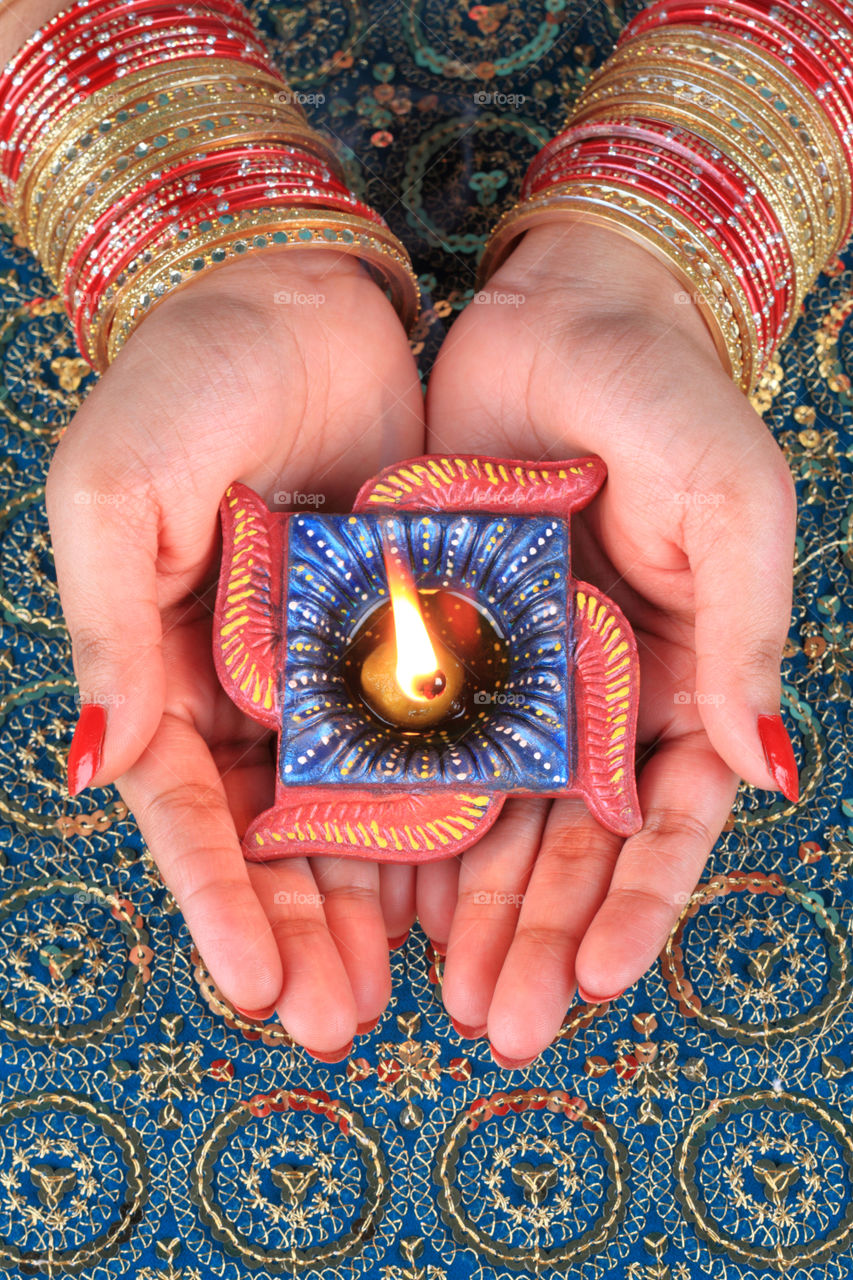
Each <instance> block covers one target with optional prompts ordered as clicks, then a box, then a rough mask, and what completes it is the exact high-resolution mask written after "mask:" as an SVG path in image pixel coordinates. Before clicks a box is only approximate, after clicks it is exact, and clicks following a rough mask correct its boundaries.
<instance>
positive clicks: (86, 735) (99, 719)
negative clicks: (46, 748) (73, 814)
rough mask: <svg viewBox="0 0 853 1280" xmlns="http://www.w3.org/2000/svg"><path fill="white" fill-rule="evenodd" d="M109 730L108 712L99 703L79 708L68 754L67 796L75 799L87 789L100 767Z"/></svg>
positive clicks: (91, 703) (89, 703)
mask: <svg viewBox="0 0 853 1280" xmlns="http://www.w3.org/2000/svg"><path fill="white" fill-rule="evenodd" d="M106 728H107V713H106V712H105V711H104V708H103V707H101V706H98V704H97V703H93V702H87V703H85V704H84V705H83V706H82V707H81V708H80V718H79V719H78V721H77V728H76V729H75V730H74V737H73V738H72V739H71V749H70V750H69V752H68V794H69V795H71V796H76V795H77V794H78V792H80V791H82V790H83V788H84V787H87V786H88V785H89V783H90V782H91V781H92V779H93V778H94V776H95V774H96V773H97V772H98V770H99V769H100V767H101V752H102V751H103V746H104V734H105V733H106Z"/></svg>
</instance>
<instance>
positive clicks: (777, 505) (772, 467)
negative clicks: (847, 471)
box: [685, 434, 799, 803]
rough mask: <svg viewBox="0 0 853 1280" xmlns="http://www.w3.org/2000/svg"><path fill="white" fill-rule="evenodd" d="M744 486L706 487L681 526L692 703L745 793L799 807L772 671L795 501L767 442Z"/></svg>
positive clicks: (787, 602)
mask: <svg viewBox="0 0 853 1280" xmlns="http://www.w3.org/2000/svg"><path fill="white" fill-rule="evenodd" d="M750 464H751V465H750V467H749V480H748V482H745V481H744V480H743V479H739V480H738V481H737V482H735V483H729V484H728V485H727V484H726V483H722V484H719V485H717V486H716V491H714V486H713V485H711V486H709V492H708V494H707V495H706V497H711V496H712V497H713V498H714V499H715V501H713V502H710V501H708V502H706V503H705V504H699V505H697V506H696V508H695V510H694V511H692V512H691V515H690V516H689V517H688V520H687V522H686V524H685V551H686V553H687V557H688V560H689V562H690V567H691V569H692V571H693V575H694V591H695V643H696V659H697V663H696V700H697V704H698V710H699V712H700V714H701V717H702V721H703V724H704V727H705V730H706V732H707V734H708V737H709V739H710V741H711V744H712V745H713V747H714V749H715V751H716V752H717V754H718V755H719V756H721V757H722V759H723V760H724V761H725V762H726V764H728V765H729V766H730V768H732V769H733V770H734V771H735V772H736V773H737V774H739V775H740V776H741V777H742V778H745V779H746V781H747V782H749V783H751V784H752V785H753V786H757V787H764V788H769V789H772V790H779V791H781V792H782V793H783V794H784V795H785V796H786V797H787V799H788V800H790V801H792V802H794V803H796V801H797V800H798V798H799V782H798V778H797V766H796V761H795V758H794V751H793V748H792V746H791V741H790V738H789V736H788V733H787V731H786V729H785V726H784V724H783V721H782V719H781V716H780V714H779V708H780V693H781V676H780V664H781V660H782V648H783V646H784V644H785V639H786V637H787V634H788V629H789V626H790V621H791V593H792V586H793V562H794V538H795V533H796V509H797V508H796V493H795V490H794V484H793V481H792V479H791V474H790V472H789V470H788V467H787V464H786V463H785V460H784V458H783V456H782V454H781V453H780V452H779V450H778V449H777V447H776V445H775V443H774V442H773V440H772V437H771V436H770V435H769V434H767V435H766V436H765V438H764V439H763V440H762V441H761V442H758V443H757V444H756V445H755V453H754V454H753V456H751V457H750Z"/></svg>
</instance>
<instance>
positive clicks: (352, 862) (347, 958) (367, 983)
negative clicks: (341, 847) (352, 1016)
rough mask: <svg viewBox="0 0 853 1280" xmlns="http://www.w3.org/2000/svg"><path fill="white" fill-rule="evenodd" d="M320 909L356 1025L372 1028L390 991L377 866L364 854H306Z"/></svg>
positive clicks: (389, 975) (386, 938)
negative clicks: (350, 996) (320, 897)
mask: <svg viewBox="0 0 853 1280" xmlns="http://www.w3.org/2000/svg"><path fill="white" fill-rule="evenodd" d="M311 870H312V872H313V875H314V879H315V880H316V882H317V888H318V890H319V891H320V893H321V894H322V895H323V911H324V913H325V917H326V925H327V928H328V930H329V933H330V934H331V936H332V938H333V940H334V943H335V946H336V947H337V949H338V953H339V955H340V957H341V961H342V963H343V966H344V969H345V970H346V973H347V976H348V978H349V983H350V987H351V988H352V994H353V997H354V999H355V1007H356V1016H357V1019H358V1030H359V1031H360V1032H361V1033H364V1032H365V1031H367V1030H370V1029H372V1027H373V1026H374V1025H375V1024H376V1021H377V1020H378V1018H379V1016H380V1014H381V1013H382V1012H383V1011H384V1009H385V1007H386V1005H387V1004H388V998H389V996H390V995H391V970H390V966H389V963H388V935H387V934H386V932H385V920H384V918H383V915H382V904H381V902H380V899H379V868H378V866H377V865H376V863H375V862H368V861H366V860H365V859H364V858H327V857H323V858H320V857H318V858H312V859H311Z"/></svg>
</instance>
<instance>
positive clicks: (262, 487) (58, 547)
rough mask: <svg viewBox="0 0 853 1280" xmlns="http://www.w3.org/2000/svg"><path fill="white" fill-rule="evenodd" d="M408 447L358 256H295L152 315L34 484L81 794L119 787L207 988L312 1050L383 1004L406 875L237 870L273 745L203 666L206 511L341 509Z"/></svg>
mask: <svg viewBox="0 0 853 1280" xmlns="http://www.w3.org/2000/svg"><path fill="white" fill-rule="evenodd" d="M422 451H423V412H422V396H421V388H420V383H419V380H418V375H417V372H416V369H415V366H414V362H413V360H412V358H411V354H410V352H409V348H408V344H407V341H406V337H405V334H404V332H403V330H402V328H401V326H400V324H399V322H398V320H397V318H396V316H395V314H394V312H393V309H392V308H391V305H390V303H389V302H388V301H387V299H386V298H385V296H384V295H383V293H382V292H381V290H380V289H379V288H378V287H377V286H376V285H375V284H374V283H373V282H372V281H371V280H370V278H369V277H368V276H367V274H366V272H365V271H364V269H363V268H362V267H361V266H360V264H359V263H357V262H356V261H355V260H354V259H352V258H349V257H346V256H344V255H341V254H338V253H336V252H334V251H332V250H328V251H327V250H308V249H306V250H288V251H287V252H282V253H280V254H276V253H263V254H261V255H256V256H255V257H253V258H248V259H246V260H245V261H242V262H239V263H235V264H232V265H229V266H227V267H222V268H220V269H218V270H216V271H214V272H211V273H209V274H208V275H206V276H203V277H201V278H200V279H199V280H197V281H194V282H193V284H192V285H191V286H189V287H188V288H186V289H184V290H183V291H180V292H178V293H176V294H174V295H172V296H171V297H169V298H167V299H165V300H164V301H163V302H162V303H161V304H160V305H159V306H158V307H157V308H155V310H154V311H153V312H152V313H151V315H150V316H148V317H146V318H145V320H144V321H143V322H142V323H141V324H140V326H139V327H138V329H137V331H136V332H135V334H134V335H133V336H132V337H131V338H130V340H129V341H128V343H127V345H126V347H125V348H124V349H123V350H122V351H121V353H120V354H119V356H118V358H117V359H116V360H115V362H114V363H113V365H112V366H111V367H110V369H109V370H108V371H107V372H106V374H105V375H104V377H103V378H102V379H101V380H100V382H99V383H98V384H97V385H96V387H95V388H94V390H93V391H92V393H91V394H90V396H89V397H88V399H87V400H86V402H85V403H84V405H83V406H82V408H81V409H80V410H79V412H78V413H77V415H76V417H75V418H74V421H73V422H72V423H71V425H70V426H69V428H68V430H67V432H66V434H65V436H64V437H63V439H62V441H61V442H60V444H59V446H58V448H57V451H56V454H55V456H54V459H53V461H52V464H51V468H50V473H49V476H48V482H47V508H48V517H49V521H50V528H51V534H52V538H53V548H54V555H55V559H56V569H57V577H58V582H59V589H60V595H61V599H62V605H63V609H64V612H65V617H66V620H67V623H68V629H69V632H70V635H71V641H72V651H73V658H74V669H75V673H76V676H77V680H78V683H79V687H80V700H81V703H82V704H95V705H96V706H100V707H103V708H104V709H105V710H106V729H105V735H104V738H103V743H102V747H101V749H100V751H99V750H98V746H97V743H96V744H95V745H94V747H93V748H92V749H91V750H90V751H89V753H88V755H87V756H84V758H83V759H82V760H78V761H77V765H76V767H75V768H72V772H73V773H76V775H77V776H76V777H73V778H72V780H71V781H72V786H73V789H74V790H75V791H76V790H79V789H80V788H82V787H83V786H89V785H95V786H104V785H106V784H108V783H110V782H117V785H118V789H119V791H120V792H121V795H122V797H123V798H124V800H125V801H126V802H127V804H128V805H129V806H130V809H131V810H132V812H133V814H134V815H135V817H136V820H137V822H138V823H139V827H140V830H141V832H142V835H143V837H144V838H145V840H146V842H147V844H148V847H149V848H150V850H151V853H152V855H153V857H154V859H155V861H156V862H157V865H158V867H159V868H160V871H161V873H162V876H163V879H164V881H165V883H166V884H167V886H168V887H169V889H170V890H171V891H172V893H173V894H174V896H175V898H176V900H177V902H178V905H179V906H180V908H181V910H182V912H183V914H184V917H185V919H186V922H187V925H188V927H189V930H190V932H191V933H192V935H193V938H194V939H195V942H196V944H197V946H198V948H199V951H200V952H201V954H202V956H203V958H204V961H205V964H206V966H207V968H208V969H209V971H210V973H211V974H212V976H213V978H214V980H215V981H216V983H217V984H218V986H219V988H220V989H221V991H222V993H223V994H224V995H225V996H226V997H227V999H228V1000H230V1001H231V1002H232V1003H233V1004H234V1005H236V1006H237V1007H238V1008H240V1009H241V1010H245V1011H261V1010H269V1011H271V1007H272V1006H275V1007H276V1008H277V1011H278V1014H279V1017H280V1018H281V1021H282V1022H283V1024H284V1026H285V1027H286V1029H287V1031H288V1032H289V1033H290V1034H291V1035H292V1036H293V1037H294V1039H295V1040H297V1041H299V1042H300V1043H301V1044H304V1045H305V1046H306V1047H308V1048H310V1049H312V1050H317V1051H319V1052H321V1053H327V1054H328V1053H335V1051H337V1050H339V1049H341V1048H342V1047H343V1046H346V1045H348V1043H349V1041H350V1040H351V1039H352V1036H353V1034H354V1033H355V1032H356V1030H357V1029H358V1028H359V1027H364V1025H365V1024H368V1023H370V1022H371V1021H373V1020H374V1019H375V1018H376V1017H377V1016H378V1015H379V1014H380V1013H381V1012H382V1010H383V1009H384V1007H385V1004H386V1003H387V1000H388V996H389V993H390V974H389V965H388V947H387V937H388V936H389V935H390V936H392V937H394V936H396V935H398V934H402V933H405V932H406V930H407V929H408V927H409V925H410V924H411V921H412V918H413V914H414V890H413V874H412V871H411V869H409V868H404V867H401V868H383V878H382V885H381V900H380V878H379V871H378V868H377V866H376V864H374V863H367V862H363V861H361V860H356V859H340V860H336V859H332V858H314V859H312V860H311V861H310V862H309V860H307V859H305V858H292V859H285V860H282V861H279V862H276V863H272V864H247V863H246V862H245V861H244V860H243V857H242V853H241V849H240V836H241V834H242V832H243V830H244V829H245V828H246V827H247V826H248V824H249V822H250V821H251V820H252V819H253V818H254V817H255V816H256V815H257V814H258V813H259V812H260V811H261V810H262V809H264V808H266V807H268V806H269V804H270V803H271V800H272V788H273V779H274V767H273V762H272V757H271V754H270V750H269V745H270V744H269V738H270V735H269V733H268V732H267V731H266V730H264V729H262V728H261V727H260V726H259V725H257V724H256V723H254V722H253V721H251V720H249V719H248V718H247V717H246V716H245V715H243V714H242V713H241V712H240V711H238V709H237V708H236V707H235V706H234V705H233V703H232V702H231V701H230V700H229V698H228V697H227V695H226V694H225V693H224V692H223V691H222V689H221V688H220V686H219V683H218V681H217V678H216V674H215V671H214V667H213V656H212V642H211V634H212V609H213V600H214V588H215V583H216V579H217V574H218V553H219V532H218V525H219V519H218V508H219V502H220V500H221V498H222V495H223V493H224V491H225V490H226V488H227V487H228V485H229V484H230V483H231V482H232V481H233V480H237V479H239V480H241V481H243V482H245V483H246V484H248V485H249V486H251V487H252V488H253V489H255V490H256V491H257V492H258V493H260V494H261V496H262V497H264V499H265V500H267V501H268V502H269V501H270V500H271V499H272V497H273V495H274V494H275V493H276V492H277V491H279V490H281V489H286V490H290V491H291V492H293V491H300V492H301V493H303V494H316V495H318V498H317V502H318V505H319V504H320V503H322V505H323V506H324V508H325V509H327V510H331V511H334V510H348V509H349V507H350V505H351V503H352V499H353V497H354V495H355V492H356V490H357V489H358V487H359V485H360V484H361V482H362V481H363V480H365V479H367V478H368V477H370V476H371V475H374V474H375V473H377V472H378V471H379V470H381V469H382V467H384V466H387V465H389V464H390V463H392V462H394V461H397V460H399V459H401V458H405V457H411V456H413V455H416V454H419V453H421V452H422ZM81 495H83V499H82V500H81ZM91 715H92V713H89V717H90V719H91ZM77 747H78V750H76V751H73V752H72V759H73V758H74V757H75V756H78V757H79V739H78V743H77ZM288 902H289V903H290V905H287V903H288Z"/></svg>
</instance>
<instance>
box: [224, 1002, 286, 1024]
mask: <svg viewBox="0 0 853 1280" xmlns="http://www.w3.org/2000/svg"><path fill="white" fill-rule="evenodd" d="M234 1008H235V1009H236V1010H237V1012H238V1013H239V1014H241V1015H242V1016H243V1017H244V1018H249V1019H251V1021H252V1022H266V1020H267V1018H271V1017H272V1016H273V1014H274V1013H275V1010H276V1006H275V1005H274V1004H271V1005H268V1006H267V1008H266V1009H241V1008H240V1006H239V1005H238V1004H235V1005H234Z"/></svg>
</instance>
